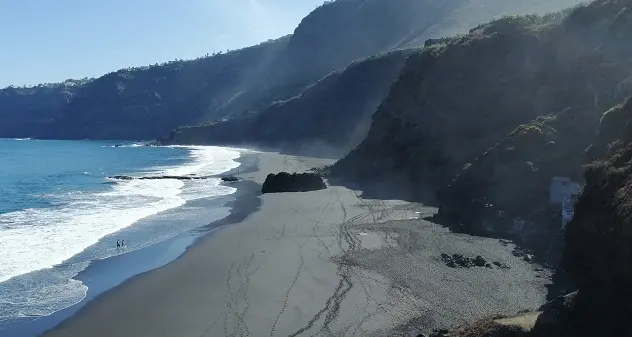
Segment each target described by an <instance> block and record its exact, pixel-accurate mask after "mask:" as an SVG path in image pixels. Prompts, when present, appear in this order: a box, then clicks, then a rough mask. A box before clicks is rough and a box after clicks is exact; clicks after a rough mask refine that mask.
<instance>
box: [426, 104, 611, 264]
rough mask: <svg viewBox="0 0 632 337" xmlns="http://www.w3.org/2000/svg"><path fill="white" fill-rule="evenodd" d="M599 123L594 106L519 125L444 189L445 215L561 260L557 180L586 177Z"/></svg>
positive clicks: (474, 229)
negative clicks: (553, 192) (553, 197)
mask: <svg viewBox="0 0 632 337" xmlns="http://www.w3.org/2000/svg"><path fill="white" fill-rule="evenodd" d="M598 125H599V116H598V115H597V114H595V113H594V112H593V111H592V109H586V108H569V109H567V110H564V111H561V112H558V113H556V114H554V115H550V116H547V117H539V118H537V119H536V120H534V121H532V122H530V123H527V124H523V125H521V126H519V127H518V128H516V129H515V130H514V131H512V132H511V133H510V134H509V135H507V136H506V137H504V138H503V139H502V140H501V141H500V142H499V143H497V144H496V145H494V146H493V147H492V148H491V149H489V150H487V151H486V152H485V153H483V154H482V155H481V156H480V157H478V158H477V159H476V160H475V161H474V162H472V163H471V164H467V165H466V168H464V169H463V170H461V172H459V173H458V175H457V176H456V178H455V179H454V180H453V181H452V182H450V183H449V184H448V185H446V186H444V187H441V188H440V189H439V191H438V193H437V199H438V203H439V218H441V220H444V221H447V223H449V224H452V225H453V226H455V228H458V229H461V230H465V231H468V232H478V233H481V234H483V235H496V236H504V237H511V238H513V239H515V240H516V241H517V242H520V243H523V244H524V245H526V246H528V247H530V248H532V249H534V250H536V251H537V252H538V253H540V254H541V255H549V259H555V257H556V256H559V253H560V251H559V250H556V249H552V247H555V246H556V245H555V243H556V242H557V243H560V244H559V245H557V247H561V239H562V238H561V236H560V235H559V233H560V231H561V222H562V218H561V208H562V207H561V205H560V204H559V203H556V204H552V203H551V202H550V198H549V196H550V194H549V193H550V186H551V180H552V178H553V177H568V178H570V179H571V180H572V181H575V182H582V181H583V179H582V178H581V173H582V165H583V164H584V163H585V162H586V155H585V153H584V151H585V149H586V148H588V146H589V145H590V143H591V141H592V140H593V139H595V136H596V130H597V128H598Z"/></svg>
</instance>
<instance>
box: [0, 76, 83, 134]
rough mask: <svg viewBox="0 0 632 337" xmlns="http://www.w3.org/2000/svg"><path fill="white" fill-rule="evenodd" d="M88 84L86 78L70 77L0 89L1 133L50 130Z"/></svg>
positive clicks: (39, 132)
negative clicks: (56, 81) (39, 83)
mask: <svg viewBox="0 0 632 337" xmlns="http://www.w3.org/2000/svg"><path fill="white" fill-rule="evenodd" d="M85 84H86V83H85V82H84V81H67V82H64V83H59V84H51V85H42V86H39V87H36V88H11V87H10V88H5V89H2V90H0V119H1V122H0V135H2V136H4V137H28V136H33V135H38V134H44V133H47V132H51V130H52V128H54V127H55V121H56V119H57V118H60V116H61V115H62V111H63V109H64V108H65V107H66V105H67V104H68V102H70V101H71V100H72V98H73V97H74V96H75V95H76V92H77V91H78V90H80V88H81V87H82V86H84V85H85ZM25 130H29V131H28V132H25Z"/></svg>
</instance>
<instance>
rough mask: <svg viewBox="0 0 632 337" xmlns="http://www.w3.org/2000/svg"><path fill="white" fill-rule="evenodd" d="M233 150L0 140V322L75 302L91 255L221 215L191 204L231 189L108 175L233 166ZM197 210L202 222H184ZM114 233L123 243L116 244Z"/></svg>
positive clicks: (209, 171)
mask: <svg viewBox="0 0 632 337" xmlns="http://www.w3.org/2000/svg"><path fill="white" fill-rule="evenodd" d="M238 157H239V153H238V152H236V151H233V150H230V149H224V148H217V147H146V146H142V144H134V143H125V144H115V143H112V142H92V141H48V140H46V141H43V140H15V139H0V158H1V159H0V323H1V322H2V321H7V320H12V319H16V318H20V317H37V316H43V315H48V314H50V313H52V312H55V311H57V310H60V309H63V308H66V307H68V306H70V305H73V304H75V303H77V302H79V301H80V300H81V299H82V298H83V297H84V296H85V294H86V291H87V288H86V287H85V286H84V285H83V284H82V283H81V282H80V281H77V280H74V279H73V277H74V276H75V275H76V274H77V273H78V272H80V271H81V270H83V269H85V268H86V267H87V266H88V265H89V264H90V263H91V262H92V261H95V260H100V259H104V258H108V257H111V256H115V255H120V254H125V253H128V252H131V251H135V250H138V249H141V248H144V247H147V246H149V245H152V244H155V243H158V242H162V241H164V240H167V239H169V238H171V237H173V236H175V235H178V234H179V233H182V232H184V231H187V230H190V229H192V228H196V227H198V226H201V225H205V224H207V223H208V222H209V221H213V220H215V219H219V218H221V217H224V216H226V215H227V214H228V210H227V209H226V208H224V207H222V205H218V206H217V207H214V206H213V207H210V208H209V206H208V205H209V204H208V203H200V202H199V201H200V200H202V201H204V200H213V199H214V198H218V197H221V196H224V195H228V194H232V193H234V192H235V190H234V189H233V188H230V187H226V186H222V185H220V180H219V179H217V178H211V179H205V180H191V181H189V180H187V181H182V180H176V179H161V180H137V179H135V180H129V181H118V180H111V179H108V177H109V176H114V175H129V176H133V177H142V176H157V175H170V176H190V175H195V176H210V175H216V174H219V173H222V172H225V171H228V170H230V169H232V168H235V167H237V166H238V165H239V164H238V163H237V162H235V159H237V158H238ZM194 205H205V206H204V208H203V209H202V206H194ZM187 207H188V208H187ZM196 207H197V208H198V209H196ZM184 208H187V212H183V211H182V209H184ZM176 209H178V210H180V211H178V212H175V211H174V210H176ZM189 209H190V212H188V211H189ZM200 209H201V210H202V211H203V212H204V214H205V219H206V222H204V223H200V220H199V219H194V220H195V221H194V220H192V219H186V218H187V216H186V214H198V213H200ZM176 214H177V216H176ZM118 239H125V240H126V246H125V247H123V248H117V247H116V240H118Z"/></svg>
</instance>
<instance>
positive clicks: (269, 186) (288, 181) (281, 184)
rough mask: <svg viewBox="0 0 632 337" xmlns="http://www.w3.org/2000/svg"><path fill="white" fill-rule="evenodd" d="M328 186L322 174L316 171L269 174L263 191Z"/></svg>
mask: <svg viewBox="0 0 632 337" xmlns="http://www.w3.org/2000/svg"><path fill="white" fill-rule="evenodd" d="M325 188H327V185H326V184H325V181H324V180H323V178H322V177H321V176H319V175H318V174H315V173H292V174H290V173H287V172H281V173H278V174H268V176H267V177H266V180H265V182H264V183H263V186H262V187H261V192H262V193H264V194H265V193H281V192H307V191H316V190H322V189H325Z"/></svg>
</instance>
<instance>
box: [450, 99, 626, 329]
mask: <svg viewBox="0 0 632 337" xmlns="http://www.w3.org/2000/svg"><path fill="white" fill-rule="evenodd" d="M615 120H616V121H617V123H616V124H615V123H612V122H613V121H615ZM599 130H600V131H599V134H598V135H597V139H596V140H595V143H594V144H593V148H595V146H596V145H598V144H601V145H603V147H600V148H599V149H595V150H594V151H592V155H594V156H595V157H597V158H598V159H597V160H595V161H593V162H592V163H591V164H589V165H588V166H587V167H586V169H585V172H584V176H585V181H586V185H585V187H584V189H583V191H582V193H581V196H580V197H579V199H578V201H577V203H576V204H575V207H574V208H575V215H574V217H573V219H572V220H571V221H570V222H569V223H568V226H567V227H566V231H565V238H566V242H567V245H566V249H565V251H564V254H563V259H562V267H563V268H564V269H566V271H567V272H568V274H569V277H570V279H571V280H572V281H573V282H574V283H575V284H576V286H577V288H576V289H578V290H577V291H575V292H572V293H570V294H566V295H564V296H560V297H558V298H556V299H555V300H553V301H551V302H549V303H547V304H545V305H543V306H542V307H541V308H539V310H538V311H535V312H522V313H519V314H517V315H516V316H514V317H500V316H499V317H491V318H488V319H483V320H480V321H478V322H474V323H471V324H467V325H464V326H462V327H458V328H455V329H454V330H453V331H451V332H450V333H449V336H459V337H466V336H467V337H489V336H498V337H551V336H555V337H593V336H600V337H620V336H632V322H631V321H630V317H632V301H631V300H632V290H631V289H630V287H629V284H630V283H631V282H632V254H631V253H630V247H632V230H631V228H632V193H631V191H632V139H631V135H632V133H630V131H632V99H628V100H627V101H626V102H625V103H624V104H621V105H617V106H616V107H614V108H613V109H611V110H609V111H608V112H607V113H606V114H604V116H603V118H602V119H601V123H600V126H599Z"/></svg>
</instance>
